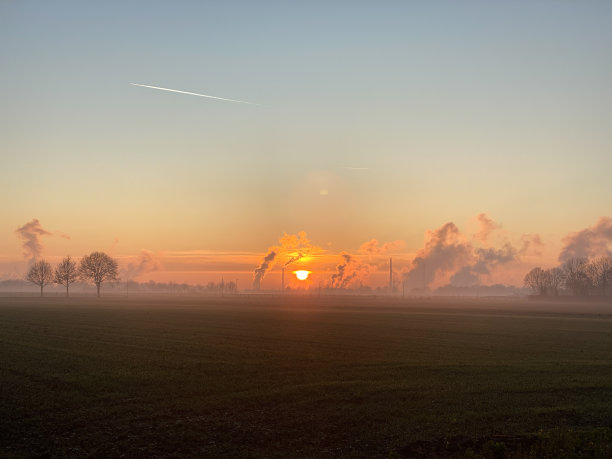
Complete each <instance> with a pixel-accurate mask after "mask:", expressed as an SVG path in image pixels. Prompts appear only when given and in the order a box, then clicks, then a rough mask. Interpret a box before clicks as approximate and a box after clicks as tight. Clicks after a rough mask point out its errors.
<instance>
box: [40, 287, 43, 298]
mask: <svg viewBox="0 0 612 459" xmlns="http://www.w3.org/2000/svg"><path fill="white" fill-rule="evenodd" d="M42 290H43V285H42V284H40V296H43V294H42Z"/></svg>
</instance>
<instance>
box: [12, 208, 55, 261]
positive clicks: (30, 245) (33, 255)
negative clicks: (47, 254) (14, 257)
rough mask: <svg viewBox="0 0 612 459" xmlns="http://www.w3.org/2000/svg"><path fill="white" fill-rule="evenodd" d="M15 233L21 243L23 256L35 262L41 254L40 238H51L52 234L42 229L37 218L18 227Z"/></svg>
mask: <svg viewBox="0 0 612 459" xmlns="http://www.w3.org/2000/svg"><path fill="white" fill-rule="evenodd" d="M15 232H16V233H17V235H18V236H19V237H20V238H21V239H22V241H23V243H22V248H23V256H24V257H25V258H27V259H29V260H36V259H37V258H39V257H40V255H41V254H42V251H43V248H44V247H43V245H42V242H41V241H40V238H41V236H51V235H52V234H53V233H51V232H50V231H47V230H46V229H44V228H43V227H42V225H41V224H40V222H39V221H38V219H37V218H34V219H32V221H30V222H28V223H26V224H25V225H23V226H20V227H19V228H17V229H16V230H15Z"/></svg>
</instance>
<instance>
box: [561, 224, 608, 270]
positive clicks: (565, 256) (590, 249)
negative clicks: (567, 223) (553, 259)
mask: <svg viewBox="0 0 612 459" xmlns="http://www.w3.org/2000/svg"><path fill="white" fill-rule="evenodd" d="M563 244H564V246H563V249H562V250H561V253H560V254H559V261H560V262H561V263H564V262H566V261H567V260H569V259H570V258H576V257H594V256H600V255H607V256H612V250H611V247H612V218H610V217H600V218H599V220H597V222H596V223H595V224H594V225H593V226H590V227H588V228H585V229H583V230H581V231H578V232H575V233H570V234H568V235H567V236H565V237H564V238H563Z"/></svg>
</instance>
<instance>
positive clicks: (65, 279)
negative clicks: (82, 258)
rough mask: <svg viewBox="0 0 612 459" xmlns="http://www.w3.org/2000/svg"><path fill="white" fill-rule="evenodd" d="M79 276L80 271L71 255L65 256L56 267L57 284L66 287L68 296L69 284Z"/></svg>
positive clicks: (55, 279)
mask: <svg viewBox="0 0 612 459" xmlns="http://www.w3.org/2000/svg"><path fill="white" fill-rule="evenodd" d="M78 278H79V272H78V270H77V265H76V263H75V262H74V261H72V259H71V258H70V257H69V256H68V257H66V258H64V259H63V260H62V262H61V263H60V264H59V265H57V266H56V267H55V277H54V279H53V281H54V282H55V283H56V284H60V285H63V286H65V287H66V296H68V286H69V285H70V284H72V283H73V282H75V281H76V280H77V279H78Z"/></svg>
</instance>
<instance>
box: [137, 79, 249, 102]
mask: <svg viewBox="0 0 612 459" xmlns="http://www.w3.org/2000/svg"><path fill="white" fill-rule="evenodd" d="M130 84H132V85H134V86H142V87H143V88H151V89H161V90H162V91H170V92H178V93H180V94H189V95H191V96H199V97H208V98H209V99H218V100H225V101H227V102H238V103H239V104H249V105H259V104H255V103H253V102H245V101H244V100H234V99H225V98H223V97H216V96H208V95H206V94H198V93H197V92H187V91H179V90H178V89H168V88H160V87H158V86H147V85H146V84H138V83H130ZM259 106H261V105H259Z"/></svg>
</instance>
